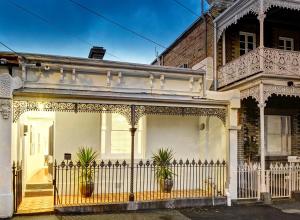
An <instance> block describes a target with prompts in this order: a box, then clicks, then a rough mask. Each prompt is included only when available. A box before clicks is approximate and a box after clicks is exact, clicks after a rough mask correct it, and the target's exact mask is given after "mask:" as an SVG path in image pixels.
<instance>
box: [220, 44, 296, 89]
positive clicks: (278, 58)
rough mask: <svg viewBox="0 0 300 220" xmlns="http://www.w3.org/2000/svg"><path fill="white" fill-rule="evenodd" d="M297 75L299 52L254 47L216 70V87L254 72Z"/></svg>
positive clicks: (228, 83)
mask: <svg viewBox="0 0 300 220" xmlns="http://www.w3.org/2000/svg"><path fill="white" fill-rule="evenodd" d="M259 73H264V74H265V75H270V76H282V77H283V76H284V77H299V76H300V52H299V51H287V50H281V49H276V48H266V47H265V48H263V49H259V48H257V49H255V50H252V51H250V52H249V53H247V54H244V55H242V56H240V57H238V58H236V59H234V60H233V61H231V62H229V63H227V64H226V65H224V66H222V67H220V68H219V70H218V87H219V88H221V87H224V86H227V85H230V84H232V83H234V82H238V81H241V80H243V79H246V78H247V77H250V76H254V75H255V74H259Z"/></svg>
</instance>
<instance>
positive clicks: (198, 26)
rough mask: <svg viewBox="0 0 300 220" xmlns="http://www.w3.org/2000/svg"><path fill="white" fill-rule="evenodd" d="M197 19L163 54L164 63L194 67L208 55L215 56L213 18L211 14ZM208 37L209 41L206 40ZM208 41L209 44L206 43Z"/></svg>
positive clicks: (165, 64) (166, 64)
mask: <svg viewBox="0 0 300 220" xmlns="http://www.w3.org/2000/svg"><path fill="white" fill-rule="evenodd" d="M205 18H206V21H207V24H206V22H205V21H204V19H200V20H199V21H197V22H196V23H195V24H194V25H193V26H192V28H191V29H190V30H189V31H188V32H187V33H186V34H185V35H184V36H183V37H182V38H181V39H180V40H179V41H178V42H176V43H175V45H174V46H172V48H170V49H169V51H167V52H166V53H165V54H164V55H163V56H162V65H164V66H177V67H178V66H180V65H183V64H187V66H188V68H191V67H193V66H194V65H196V64H197V63H199V62H200V61H202V60H204V59H205V58H206V57H208V56H210V57H211V56H213V35H214V33H213V23H212V22H213V20H212V18H211V17H210V16H208V15H206V16H205ZM206 38H207V41H206ZM206 42H207V44H206Z"/></svg>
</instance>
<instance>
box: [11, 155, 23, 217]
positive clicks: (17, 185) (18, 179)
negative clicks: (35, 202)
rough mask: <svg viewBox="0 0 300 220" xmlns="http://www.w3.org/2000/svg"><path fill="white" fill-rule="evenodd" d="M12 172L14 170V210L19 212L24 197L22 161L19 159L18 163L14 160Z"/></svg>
mask: <svg viewBox="0 0 300 220" xmlns="http://www.w3.org/2000/svg"><path fill="white" fill-rule="evenodd" d="M12 172H13V200H14V212H17V211H18V208H19V205H20V204H21V202H22V197H23V195H22V194H23V190H22V188H23V186H22V185H23V183H22V162H19V161H18V162H17V163H15V162H13V166H12Z"/></svg>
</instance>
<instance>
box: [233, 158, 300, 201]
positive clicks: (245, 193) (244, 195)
mask: <svg viewBox="0 0 300 220" xmlns="http://www.w3.org/2000/svg"><path fill="white" fill-rule="evenodd" d="M261 173H262V172H261V166H260V164H258V163H254V164H252V163H250V164H241V165H240V166H239V167H238V189H237V192H238V199H260V192H261V188H260V187H261V183H262V181H265V185H266V190H267V192H269V193H270V195H271V197H272V198H287V197H291V193H292V192H293V191H299V190H300V164H299V163H285V164H284V163H271V164H270V167H269V168H268V169H267V170H265V179H262V178H261Z"/></svg>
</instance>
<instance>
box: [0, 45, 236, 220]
mask: <svg viewBox="0 0 300 220" xmlns="http://www.w3.org/2000/svg"><path fill="white" fill-rule="evenodd" d="M94 52H95V51H94ZM0 56H1V58H2V59H1V66H0V85H1V87H0V98H1V99H0V116H1V117H0V217H5V216H11V215H12V213H13V186H12V184H11V181H10V180H11V179H12V170H11V167H12V163H13V161H22V164H21V169H22V170H23V176H22V181H23V183H22V185H23V189H24V190H25V185H27V184H29V183H32V182H35V183H36V182H37V183H38V182H39V181H45V178H46V181H47V178H48V177H49V175H48V177H47V176H46V177H45V174H43V172H44V171H45V173H47V171H46V170H45V168H46V169H47V168H49V167H48V165H49V164H51V163H52V162H51V160H52V161H54V160H56V161H57V163H58V165H57V167H61V166H60V163H61V162H62V161H63V160H64V159H69V161H70V159H71V160H72V161H73V162H74V164H76V161H77V156H76V152H77V151H78V149H79V147H81V146H89V147H92V148H93V149H94V150H96V151H98V152H99V153H100V154H99V158H98V160H97V163H98V161H100V160H103V161H104V162H105V163H106V165H104V163H103V167H105V168H107V167H110V166H111V165H110V164H109V163H108V165H107V161H108V160H111V161H114V162H116V161H117V160H118V161H120V163H121V162H122V161H123V160H125V161H127V164H129V166H130V165H132V164H135V163H136V162H138V161H140V160H144V161H146V160H148V159H151V157H152V153H155V152H157V151H158V149H159V148H162V147H168V148H170V149H172V150H173V152H174V154H175V158H176V160H178V161H179V159H181V158H182V159H183V161H184V162H185V161H186V159H189V160H190V163H191V164H192V166H197V167H198V168H199V167H201V166H202V165H199V163H198V160H199V159H200V160H201V161H203V162H204V161H205V160H208V162H210V161H211V160H214V161H217V160H220V161H222V160H225V161H226V164H227V166H226V167H227V169H228V172H227V175H226V173H225V174H224V176H223V178H224V179H223V180H224V181H225V182H224V184H226V185H225V187H226V189H227V190H229V193H230V196H231V198H232V199H235V198H236V197H237V187H236V175H232V174H233V173H235V172H232V171H234V170H236V167H237V129H238V126H237V111H238V108H239V107H240V106H239V105H240V103H239V100H240V97H239V93H238V92H237V91H227V92H212V91H208V90H207V88H208V87H209V86H210V83H211V81H209V80H207V76H206V73H205V71H202V70H197V71H196V70H188V69H180V68H168V67H159V66H151V65H142V64H133V63H123V62H112V61H104V60H99V59H92V57H93V52H92V54H91V58H89V59H84V58H74V57H62V56H50V55H39V54H26V53H22V54H18V56H17V55H15V54H12V53H7V52H2V53H1V54H0ZM70 154H71V155H70ZM49 156H51V157H49ZM69 156H71V158H68V157H69ZM65 157H67V158H65ZM45 158H46V159H45ZM49 158H50V159H49ZM52 158H53V159H52ZM193 159H195V160H196V161H197V164H198V165H197V164H196V165H195V164H194V162H192V160H193ZM49 160H50V161H49ZM65 162H67V161H65ZM114 162H113V163H114ZM52 164H53V163H52ZM200 164H202V163H201V162H200ZM218 164H219V163H218ZM19 166H20V164H19ZM97 166H98V168H99V169H102V165H101V163H100V165H97ZM126 166H127V165H124V167H126ZM147 166H148V165H147ZM174 166H175V165H174ZM176 166H177V165H176ZM181 166H182V165H181ZM189 166H190V165H189ZM205 166H207V165H205ZM64 167H65V163H63V165H62V168H64ZM114 167H115V170H113V171H112V172H116V174H115V175H116V176H117V172H118V170H117V169H118V167H119V163H117V164H116V165H114ZM51 168H52V167H50V169H49V171H48V173H51V172H52V171H51ZM70 168H72V166H70ZM75 168H76V166H75ZM75 168H74V167H73V169H75ZM198 168H197V169H198ZM76 169H77V168H76ZM211 170H213V169H211ZM41 171H42V172H41ZM132 171H133V168H132V170H128V169H127V172H129V173H130V172H132ZM229 171H230V172H229ZM57 172H59V169H58V168H57ZM74 172H75V171H74ZM101 172H102V171H101ZM186 172H188V171H186ZM199 172H200V169H199ZM211 172H213V171H211ZM127 174H128V173H127ZM57 175H58V174H57V173H56V174H55V173H54V174H53V175H52V177H53V178H61V177H60V176H59V177H57ZM70 175H71V172H70ZM72 175H73V174H72ZM95 175H97V172H96V174H95ZM99 175H100V174H99V170H98V177H99ZM101 175H102V174H101ZM120 175H121V174H120ZM128 175H129V174H128ZM137 175H138V174H137V173H132V174H130V176H129V177H128V178H129V180H128V185H129V184H130V187H129V188H128V190H123V193H122V195H123V196H124V193H126V194H128V195H129V200H130V201H131V202H134V201H137V200H138V196H137V195H135V192H137V188H136V187H138V184H137V186H136V185H135V182H134V180H132V179H133V178H141V177H140V176H139V177H138V176H137ZM202 175H203V174H202ZM216 175H217V174H216ZM50 177H51V176H50ZM113 177H114V176H113ZM151 177H152V176H151ZM74 178H75V174H74ZM101 178H102V176H101ZM116 178H117V177H116ZM174 178H176V177H174ZM178 178H179V177H178ZM189 178H192V177H189ZM198 178H200V177H199V176H198ZM95 179H97V177H95ZM223 180H222V181H223ZM18 181H20V180H18ZM56 181H59V180H58V179H56ZM65 181H71V179H70V180H69V179H67V180H65ZM94 181H96V180H94ZM149 181H150V180H149ZM184 181H185V179H184ZM195 181H196V183H195V184H196V185H195V187H194V188H193V189H195V190H200V189H198V188H199V187H196V186H198V182H199V183H200V181H203V180H201V179H198V180H195ZM204 181H206V182H205V183H206V184H208V183H209V184H210V183H212V184H215V185H218V184H219V185H221V184H222V183H216V182H214V181H215V179H213V178H212V177H211V176H210V177H208V179H205V180H204ZM219 181H221V180H219ZM136 182H137V180H136ZM120 183H121V182H120ZM122 183H123V186H124V185H125V183H124V182H122ZM139 183H142V182H141V181H140V182H139ZM148 183H149V184H150V187H151V182H143V184H144V185H145V187H146V186H148ZM63 184H64V182H62V183H61V185H58V186H57V187H58V188H59V187H63V186H64V185H63ZM74 184H75V183H74ZM98 184H99V183H98ZM100 184H101V182H100ZM118 184H119V183H118ZM128 185H127V186H126V187H128ZM73 187H74V193H75V186H73ZM99 187H100V186H99ZM118 187H119V188H118V189H116V190H120V188H121V186H118ZM174 187H175V188H176V187H177V188H178V187H179V186H176V183H174ZM196 188H197V189H196ZM99 189H100V188H99ZM189 189H191V188H189ZM14 190H15V191H17V192H15V193H19V194H20V192H19V191H20V189H19V188H18V189H14ZM24 190H23V191H22V190H21V195H17V197H18V196H19V197H18V198H17V199H18V200H20V196H21V197H23V196H24ZM58 190H60V188H59V189H58ZM72 190H73V189H72ZM76 190H79V189H78V188H76ZM110 190H114V186H113V189H110ZM201 190H202V191H204V189H201ZM208 190H209V189H208ZM222 190H224V189H222ZM62 191H63V190H62ZM70 191H71V190H70ZM97 191H98V186H97ZM179 191H180V190H178V192H179ZM109 192H111V191H109ZM113 192H114V191H113ZM57 193H59V192H56V190H55V192H54V194H56V196H57V197H58V194H57ZM66 194H67V193H65V192H63V193H61V194H59V195H60V196H63V195H66ZM94 194H96V189H95V192H94ZM67 195H68V196H69V198H71V197H72V196H74V194H72V193H71V192H70V194H67ZM128 195H126V196H128ZM209 195H211V193H210V194H209ZM223 195H224V191H223ZM25 196H26V192H25ZM96 196H97V195H96ZM156 196H157V195H156ZM175 197H176V196H175ZM167 198H169V197H167ZM15 199H16V198H15ZM60 199H61V198H58V201H59V200H60ZM70 200H71V199H70ZM119 201H120V200H119ZM15 202H16V201H15ZM60 202H61V201H60ZM126 202H127V201H126ZM60 204H61V203H60Z"/></svg>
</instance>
